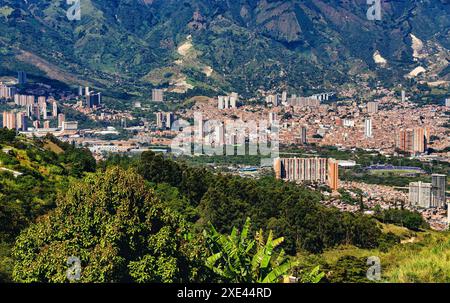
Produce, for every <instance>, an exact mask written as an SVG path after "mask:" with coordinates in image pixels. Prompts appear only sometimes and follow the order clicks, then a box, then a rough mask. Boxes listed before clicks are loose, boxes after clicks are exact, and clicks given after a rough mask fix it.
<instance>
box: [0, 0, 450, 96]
mask: <svg viewBox="0 0 450 303" xmlns="http://www.w3.org/2000/svg"><path fill="white" fill-rule="evenodd" d="M4 2H5V4H3V6H2V7H1V8H0V41H3V43H2V44H3V46H2V47H1V49H0V50H1V54H2V57H3V59H6V60H2V61H3V62H6V63H8V62H9V63H11V64H10V65H9V66H20V65H21V63H22V64H23V63H25V65H26V66H25V67H27V66H31V67H30V68H29V69H30V70H33V68H32V67H33V63H32V62H26V61H25V62H24V61H21V60H20V58H17V50H21V51H26V52H29V53H32V54H34V55H35V56H38V57H41V58H42V59H43V60H46V61H48V62H49V63H51V64H53V65H54V66H55V67H58V68H60V69H61V70H63V71H65V72H67V73H68V74H71V75H72V76H73V77H74V78H76V80H73V81H70V82H71V84H78V83H79V82H82V81H83V80H88V82H90V83H91V85H94V86H98V87H100V88H112V87H114V88H115V89H121V90H122V91H127V90H128V88H129V87H130V86H131V87H133V88H134V89H133V91H139V89H140V88H143V87H148V86H152V85H154V86H163V87H168V88H170V89H173V88H174V87H178V89H179V90H181V91H183V85H186V86H187V87H196V88H201V89H205V90H209V91H227V90H236V91H238V92H240V93H241V94H243V95H251V94H253V93H254V92H256V91H258V90H259V89H263V90H270V89H272V88H286V89H294V90H295V91H300V92H301V91H302V90H303V91H304V90H306V89H309V88H314V87H333V86H336V85H337V86H339V85H341V84H343V83H346V82H350V81H358V79H360V78H366V77H369V78H372V77H373V76H372V74H375V75H376V77H373V78H372V80H373V81H376V80H380V79H381V80H383V81H388V82H391V83H396V82H401V81H404V75H406V74H408V73H409V72H410V71H411V70H413V69H414V68H416V67H417V66H419V65H421V64H423V65H425V64H430V63H427V61H426V59H427V58H421V59H417V58H414V56H413V54H414V50H413V48H412V44H413V41H412V38H411V34H413V35H414V36H416V37H418V38H419V39H421V40H422V41H424V43H425V44H427V43H431V42H432V45H431V49H433V50H434V49H439V52H438V53H439V60H441V61H442V63H440V64H439V65H437V64H434V66H435V67H437V68H438V69H437V70H433V71H430V72H429V73H428V74H423V75H421V76H420V77H418V78H421V79H433V80H446V81H448V80H450V75H449V73H448V71H447V72H445V67H446V66H447V65H448V61H449V58H450V55H449V49H450V3H449V2H448V1H446V0H437V1H436V0H426V1H420V2H419V1H407V2H383V6H382V20H381V21H370V20H367V17H366V11H367V9H368V7H369V6H368V5H367V4H366V1H365V0H349V1H337V0H311V1H300V0H287V1H286V0H285V1H280V0H241V1H223V0H214V1H211V0H209V1H206V0H185V1H181V0H165V1H163V0H151V1H149V0H111V1H105V0H82V1H81V20H80V21H69V20H68V19H67V18H66V16H65V15H66V10H67V9H68V7H69V6H68V5H67V4H65V1H61V0H57V1H52V2H51V3H48V1H43V0H29V1H27V2H24V1H19V0H5V1H4ZM189 36H190V37H191V39H192V46H193V48H194V49H195V50H196V51H197V52H198V54H200V55H199V56H197V57H196V58H195V60H191V61H189V62H187V63H186V62H182V64H177V63H175V62H177V61H178V60H180V54H179V53H178V51H177V50H178V48H179V47H180V46H181V45H182V44H183V43H185V41H186V39H187V37H189ZM430 41H431V42H430ZM377 51H378V52H380V54H381V56H382V57H383V58H385V59H386V61H387V66H380V65H379V64H376V63H375V61H374V59H373V56H374V53H375V52H377ZM181 57H182V56H181ZM181 59H182V58H181ZM445 59H446V60H445ZM3 62H2V63H3ZM178 62H179V61H178ZM433 63H435V61H433ZM0 64H1V63H0ZM445 64H447V65H445ZM5 65H6V64H5V63H4V64H2V66H1V68H2V70H4V71H6V72H10V73H11V72H12V71H11V70H9V69H8V68H7V66H5ZM206 67H209V68H210V69H212V70H213V71H212V72H211V71H210V69H208V70H209V75H208V74H207V73H205V68H206ZM443 71H444V74H443V75H442V74H441V73H442V72H443ZM41 72H42V71H41ZM44 74H45V72H44ZM149 75H150V77H149ZM436 75H439V76H436ZM151 79H152V80H153V81H151ZM152 83H153V84H152ZM180 83H181V84H180Z"/></svg>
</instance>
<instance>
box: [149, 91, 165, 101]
mask: <svg viewBox="0 0 450 303" xmlns="http://www.w3.org/2000/svg"><path fill="white" fill-rule="evenodd" d="M152 101H153V102H163V101H164V90H162V89H153V90H152Z"/></svg>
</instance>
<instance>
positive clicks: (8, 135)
mask: <svg viewBox="0 0 450 303" xmlns="http://www.w3.org/2000/svg"><path fill="white" fill-rule="evenodd" d="M15 138H16V132H15V131H14V130H9V129H7V128H0V143H12V142H13V141H14V139H15Z"/></svg>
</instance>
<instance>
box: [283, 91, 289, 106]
mask: <svg viewBox="0 0 450 303" xmlns="http://www.w3.org/2000/svg"><path fill="white" fill-rule="evenodd" d="M287 99H288V94H287V91H284V92H282V93H281V102H282V103H283V104H286V103H287Z"/></svg>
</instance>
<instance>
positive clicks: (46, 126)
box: [44, 120, 50, 129]
mask: <svg viewBox="0 0 450 303" xmlns="http://www.w3.org/2000/svg"><path fill="white" fill-rule="evenodd" d="M44 128H45V129H49V128H50V121H48V120H46V121H44Z"/></svg>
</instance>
